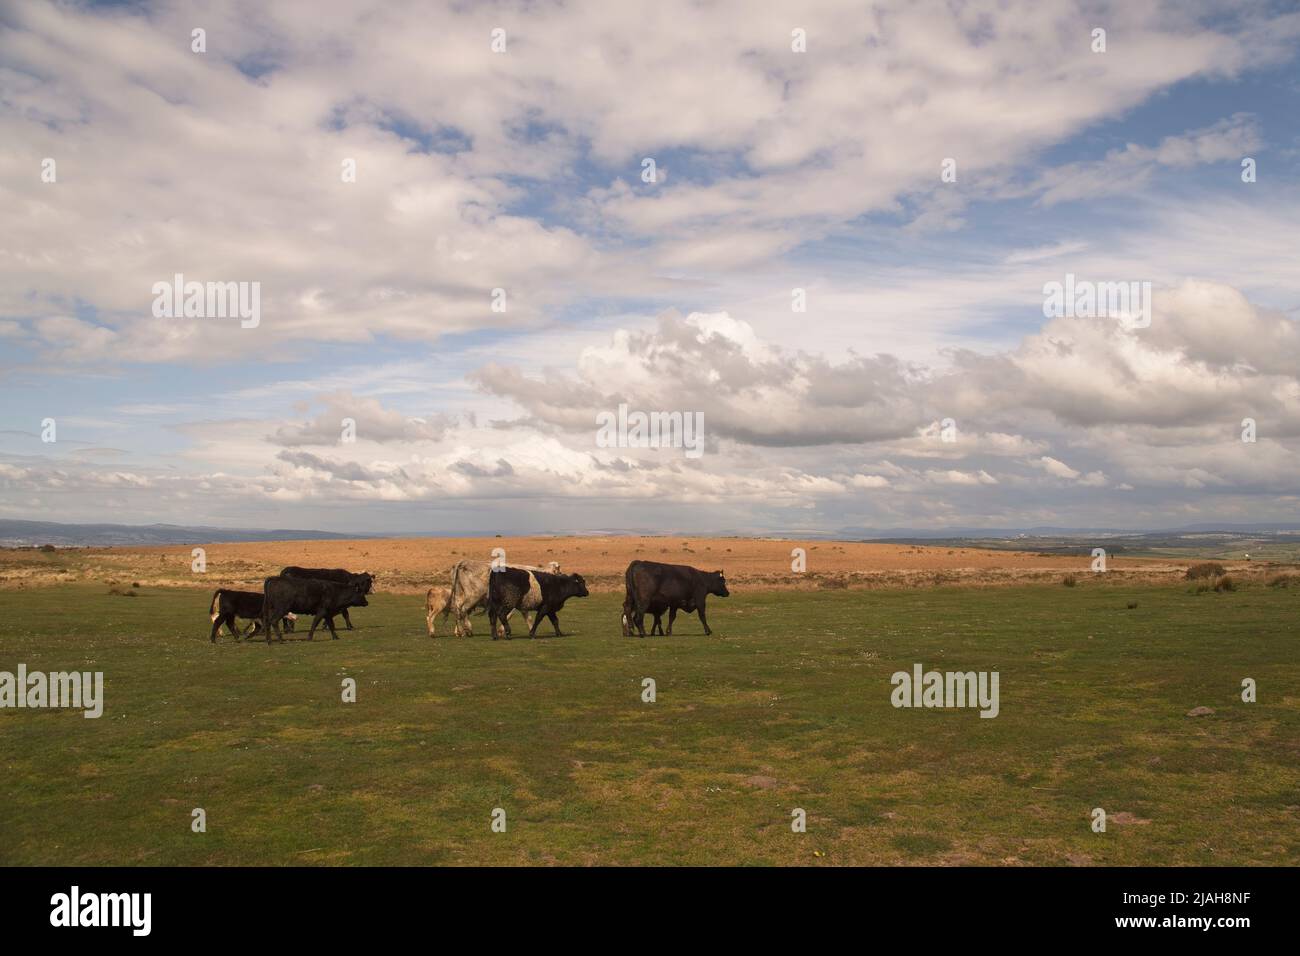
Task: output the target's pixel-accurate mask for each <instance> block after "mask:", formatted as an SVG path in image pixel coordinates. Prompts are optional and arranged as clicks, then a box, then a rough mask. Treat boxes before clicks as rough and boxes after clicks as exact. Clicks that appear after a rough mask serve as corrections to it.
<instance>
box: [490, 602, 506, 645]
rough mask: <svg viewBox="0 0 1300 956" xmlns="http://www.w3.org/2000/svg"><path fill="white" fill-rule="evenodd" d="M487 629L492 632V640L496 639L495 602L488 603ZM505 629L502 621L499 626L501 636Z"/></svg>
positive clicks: (503, 634)
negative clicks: (500, 626) (501, 624)
mask: <svg viewBox="0 0 1300 956" xmlns="http://www.w3.org/2000/svg"><path fill="white" fill-rule="evenodd" d="M488 630H489V631H491V632H492V640H494V641H495V640H496V639H497V606H496V605H495V604H489V605H488ZM505 631H506V629H505V626H504V623H503V626H502V628H501V636H502V637H504V636H505Z"/></svg>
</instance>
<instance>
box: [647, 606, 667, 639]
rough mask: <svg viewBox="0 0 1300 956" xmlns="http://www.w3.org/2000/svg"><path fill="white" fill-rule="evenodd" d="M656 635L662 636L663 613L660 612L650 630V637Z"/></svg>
mask: <svg viewBox="0 0 1300 956" xmlns="http://www.w3.org/2000/svg"><path fill="white" fill-rule="evenodd" d="M656 634H658V635H659V636H660V637H663V636H664V612H663V611H660V612H659V613H658V614H656V615H655V626H654V627H652V628H650V636H651V637H654V636H655V635H656Z"/></svg>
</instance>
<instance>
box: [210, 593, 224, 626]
mask: <svg viewBox="0 0 1300 956" xmlns="http://www.w3.org/2000/svg"><path fill="white" fill-rule="evenodd" d="M220 604H221V588H217V589H216V590H215V591H213V592H212V607H210V608H208V614H209V615H210V616H209V617H208V620H209V621H215V620H216V619H217V618H218V617H220V616H221V608H220Z"/></svg>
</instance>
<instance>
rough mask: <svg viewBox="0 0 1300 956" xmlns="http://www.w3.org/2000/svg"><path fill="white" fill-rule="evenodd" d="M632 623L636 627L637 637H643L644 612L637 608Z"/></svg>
mask: <svg viewBox="0 0 1300 956" xmlns="http://www.w3.org/2000/svg"><path fill="white" fill-rule="evenodd" d="M632 623H633V624H635V625H636V635H637V637H645V611H643V610H642V609H641V608H640V607H637V609H636V613H635V614H633V615H632Z"/></svg>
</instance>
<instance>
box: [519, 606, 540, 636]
mask: <svg viewBox="0 0 1300 956" xmlns="http://www.w3.org/2000/svg"><path fill="white" fill-rule="evenodd" d="M519 613H520V614H522V615H523V617H524V621H525V622H527V620H528V615H527V614H525V613H524V612H523V611H520V612H519ZM542 616H543V615H542V612H541V611H534V612H533V623H532V626H531V627H529V628H528V636H529V637H536V636H537V625H538V624H541V623H542Z"/></svg>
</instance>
